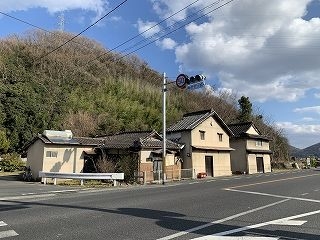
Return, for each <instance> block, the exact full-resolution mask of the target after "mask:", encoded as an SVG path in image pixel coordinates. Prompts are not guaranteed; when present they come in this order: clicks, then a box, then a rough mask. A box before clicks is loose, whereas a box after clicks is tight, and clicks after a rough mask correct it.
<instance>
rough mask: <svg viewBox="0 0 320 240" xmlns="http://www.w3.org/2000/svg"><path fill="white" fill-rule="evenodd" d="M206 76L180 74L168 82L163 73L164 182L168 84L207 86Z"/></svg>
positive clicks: (164, 177)
mask: <svg viewBox="0 0 320 240" xmlns="http://www.w3.org/2000/svg"><path fill="white" fill-rule="evenodd" d="M205 79H206V77H205V76H204V75H202V74H198V75H195V76H191V77H190V78H189V77H188V76H187V75H186V74H183V73H182V74H179V75H178V77H177V78H176V80H175V81H171V82H167V77H166V73H165V72H164V73H163V84H162V184H165V180H166V155H167V146H166V139H167V132H166V131H167V127H166V96H167V85H168V84H172V83H176V86H177V87H178V88H180V89H187V90H191V91H192V90H196V89H200V88H203V87H204V86H205V83H204V80H205Z"/></svg>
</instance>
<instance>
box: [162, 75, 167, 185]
mask: <svg viewBox="0 0 320 240" xmlns="http://www.w3.org/2000/svg"><path fill="white" fill-rule="evenodd" d="M166 94H167V78H166V73H163V87H162V180H163V181H162V184H164V182H165V175H166V173H165V172H166V153H167V146H166V138H167V137H166Z"/></svg>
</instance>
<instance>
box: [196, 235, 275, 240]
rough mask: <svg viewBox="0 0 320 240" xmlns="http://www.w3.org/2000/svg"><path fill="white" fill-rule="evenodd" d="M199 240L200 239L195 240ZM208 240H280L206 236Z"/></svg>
mask: <svg viewBox="0 0 320 240" xmlns="http://www.w3.org/2000/svg"><path fill="white" fill-rule="evenodd" d="M194 239H198V238H194ZM203 239H206V240H278V239H279V238H273V237H250V236H242V237H224V236H206V237H205V238H203Z"/></svg>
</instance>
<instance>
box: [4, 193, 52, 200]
mask: <svg viewBox="0 0 320 240" xmlns="http://www.w3.org/2000/svg"><path fill="white" fill-rule="evenodd" d="M53 196H56V194H53V193H51V194H39V195H27V196H14V197H2V198H0V201H10V200H22V199H32V198H42V197H53Z"/></svg>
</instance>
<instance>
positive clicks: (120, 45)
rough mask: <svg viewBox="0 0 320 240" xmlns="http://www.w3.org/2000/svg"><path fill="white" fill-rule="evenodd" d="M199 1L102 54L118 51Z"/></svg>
mask: <svg viewBox="0 0 320 240" xmlns="http://www.w3.org/2000/svg"><path fill="white" fill-rule="evenodd" d="M199 1H200V0H196V1H194V2H192V3H190V4H189V5H187V6H185V7H184V8H182V9H180V10H179V11H177V12H175V13H173V14H172V15H170V16H168V17H166V18H165V19H163V20H161V21H160V22H158V23H156V24H154V25H153V26H151V27H149V28H148V29H146V30H144V31H143V32H141V33H139V34H137V35H135V36H133V37H131V38H130V39H128V40H127V41H124V42H123V43H121V44H119V45H117V46H116V47H114V48H112V49H110V50H109V51H107V52H106V53H104V54H107V53H109V52H112V51H114V50H116V49H118V48H119V47H122V46H123V45H125V44H126V43H128V42H131V41H132V40H134V39H136V38H137V37H139V36H142V35H143V34H144V33H146V32H148V31H150V30H152V29H153V28H155V27H156V26H159V25H160V24H161V23H163V22H165V21H167V20H168V19H170V18H172V17H173V16H175V15H177V14H178V13H180V12H182V11H183V10H185V9H187V8H188V7H190V6H192V5H193V4H195V3H196V2H199Z"/></svg>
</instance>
